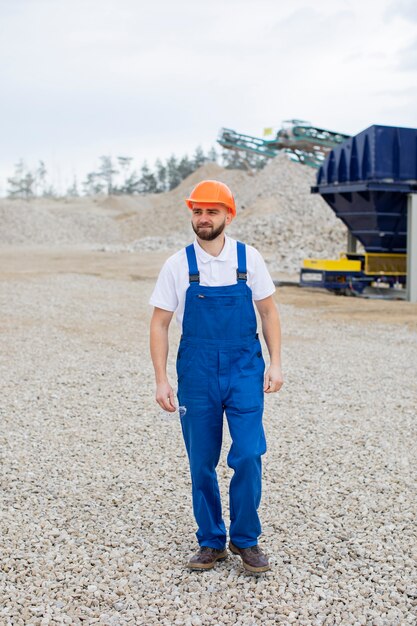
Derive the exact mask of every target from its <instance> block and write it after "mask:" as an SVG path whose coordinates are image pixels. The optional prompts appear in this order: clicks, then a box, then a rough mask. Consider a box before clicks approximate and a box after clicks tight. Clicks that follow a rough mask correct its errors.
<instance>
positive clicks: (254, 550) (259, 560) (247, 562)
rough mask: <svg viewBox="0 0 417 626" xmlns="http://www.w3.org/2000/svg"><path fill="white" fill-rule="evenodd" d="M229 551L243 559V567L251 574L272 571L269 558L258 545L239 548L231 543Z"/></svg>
mask: <svg viewBox="0 0 417 626" xmlns="http://www.w3.org/2000/svg"><path fill="white" fill-rule="evenodd" d="M229 550H230V552H233V554H238V555H239V556H240V557H241V558H242V561H243V567H244V568H245V569H247V570H248V571H249V572H267V571H268V570H269V569H271V566H270V565H269V561H268V557H267V556H266V554H264V553H263V552H262V550H261V549H260V547H259V546H258V545H256V546H251V547H250V548H238V547H237V546H235V545H234V544H233V543H232V542H231V541H230V542H229Z"/></svg>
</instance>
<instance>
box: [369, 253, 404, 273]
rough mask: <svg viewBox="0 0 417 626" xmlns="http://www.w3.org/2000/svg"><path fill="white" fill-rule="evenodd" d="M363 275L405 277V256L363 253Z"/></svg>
mask: <svg viewBox="0 0 417 626" xmlns="http://www.w3.org/2000/svg"><path fill="white" fill-rule="evenodd" d="M364 271H365V274H371V275H372V276H374V275H375V274H383V275H384V276H405V275H406V274H407V255H406V254H384V253H381V254H379V253H375V252H367V253H365V268H364Z"/></svg>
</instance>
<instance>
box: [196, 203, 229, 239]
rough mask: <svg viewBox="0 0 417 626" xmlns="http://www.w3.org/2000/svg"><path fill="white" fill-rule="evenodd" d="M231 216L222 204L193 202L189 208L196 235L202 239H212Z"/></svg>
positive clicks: (219, 232)
mask: <svg viewBox="0 0 417 626" xmlns="http://www.w3.org/2000/svg"><path fill="white" fill-rule="evenodd" d="M232 219H233V216H232V214H231V213H230V211H229V210H228V209H227V208H226V207H225V206H224V205H223V204H218V203H216V202H213V204H199V203H198V202H195V203H193V208H192V209H191V225H192V227H193V230H194V232H195V234H196V235H197V237H199V238H200V239H203V240H204V241H213V239H216V237H218V236H219V235H221V233H222V232H223V231H224V229H225V228H226V226H227V225H228V224H230V222H231V221H232Z"/></svg>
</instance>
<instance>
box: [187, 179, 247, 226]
mask: <svg viewBox="0 0 417 626" xmlns="http://www.w3.org/2000/svg"><path fill="white" fill-rule="evenodd" d="M194 202H196V203H199V204H213V203H217V204H224V206H225V207H227V208H228V209H229V211H230V212H231V214H232V215H233V217H234V216H235V215H236V204H235V199H234V197H233V194H232V192H231V191H230V189H229V187H228V186H227V185H225V184H224V183H221V182H219V181H218V180H203V181H201V183H198V185H196V186H195V187H194V189H193V190H192V192H191V194H190V197H189V198H187V199H186V201H185V203H186V205H187V206H188V208H189V209H192V208H193V203H194Z"/></svg>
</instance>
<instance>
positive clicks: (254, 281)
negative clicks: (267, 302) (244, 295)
mask: <svg viewBox="0 0 417 626" xmlns="http://www.w3.org/2000/svg"><path fill="white" fill-rule="evenodd" d="M248 247H249V246H248ZM249 248H250V256H249V255H248V285H249V287H250V288H251V290H252V296H253V299H254V300H263V299H264V298H268V297H269V296H272V294H273V293H275V285H274V281H273V280H272V278H271V275H270V273H269V272H268V269H267V267H266V265H265V261H264V259H263V258H262V256H261V254H260V253H259V252H258V251H257V250H256V248H253V247H252V246H250V247H249Z"/></svg>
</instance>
